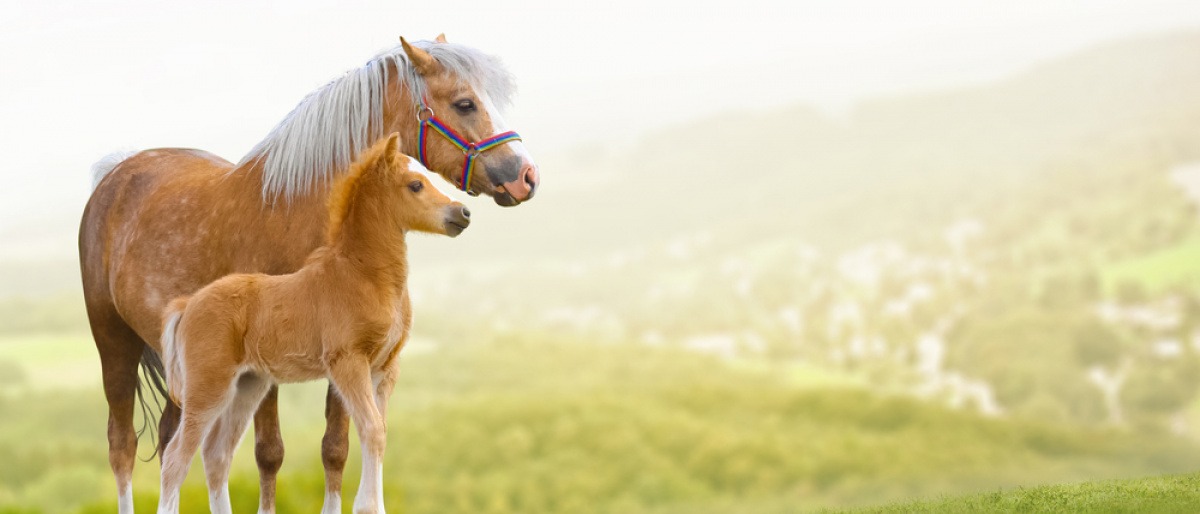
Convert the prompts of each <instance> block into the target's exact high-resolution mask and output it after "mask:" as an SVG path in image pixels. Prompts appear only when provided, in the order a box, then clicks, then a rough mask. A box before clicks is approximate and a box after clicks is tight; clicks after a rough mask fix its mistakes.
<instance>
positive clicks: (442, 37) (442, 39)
mask: <svg viewBox="0 0 1200 514" xmlns="http://www.w3.org/2000/svg"><path fill="white" fill-rule="evenodd" d="M433 41H434V42H436V43H447V42H448V41H446V33H445V32H443V33H441V34H438V37H435V38H433Z"/></svg>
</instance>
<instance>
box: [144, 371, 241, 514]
mask: <svg viewBox="0 0 1200 514" xmlns="http://www.w3.org/2000/svg"><path fill="white" fill-rule="evenodd" d="M187 373H188V381H187V385H186V389H185V390H184V391H183V394H182V395H181V396H182V397H183V398H182V401H183V417H182V419H180V422H179V429H178V430H177V431H176V434H175V436H174V437H172V438H171V442H170V443H169V444H167V449H166V452H164V453H163V464H162V488H161V489H160V491H161V492H160V495H159V497H158V513H159V514H174V513H178V512H179V488H180V486H182V485H183V479H184V478H186V477H187V472H188V467H189V466H191V464H192V457H193V456H195V455H196V449H197V448H199V447H200V442H201V440H202V439H203V438H204V435H205V433H206V432H208V431H209V429H210V428H211V427H212V425H213V422H214V421H216V419H217V417H218V416H220V415H221V414H222V413H223V412H224V411H225V409H226V408H228V406H229V404H230V402H231V401H232V400H233V397H234V393H235V391H236V390H235V388H234V387H233V379H234V374H233V371H232V370H229V371H210V370H193V369H188V370H187Z"/></svg>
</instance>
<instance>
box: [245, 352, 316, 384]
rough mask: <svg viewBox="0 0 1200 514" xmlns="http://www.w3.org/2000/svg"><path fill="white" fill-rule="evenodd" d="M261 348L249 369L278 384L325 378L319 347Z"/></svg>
mask: <svg viewBox="0 0 1200 514" xmlns="http://www.w3.org/2000/svg"><path fill="white" fill-rule="evenodd" d="M298 346H300V345H297V346H293V347H283V348H270V349H268V348H261V349H260V351H259V352H258V355H257V358H256V359H253V360H254V362H253V363H251V367H253V368H255V370H256V371H259V372H261V373H265V374H266V375H268V376H270V377H271V379H272V380H274V381H275V382H279V383H290V382H307V381H309V380H317V379H322V378H325V363H324V359H322V355H321V353H322V352H321V349H320V347H316V348H303V347H298Z"/></svg>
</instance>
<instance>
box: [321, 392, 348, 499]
mask: <svg viewBox="0 0 1200 514" xmlns="http://www.w3.org/2000/svg"><path fill="white" fill-rule="evenodd" d="M349 452H350V417H349V416H348V415H347V414H346V407H345V406H344V405H343V404H342V399H341V398H339V397H338V394H337V390H336V389H334V386H333V384H329V391H328V392H326V393H325V437H324V438H323V439H321V462H322V463H323V464H325V503H324V505H323V506H322V507H321V514H340V513H341V512H342V472H343V471H344V470H345V469H346V456H347V454H349Z"/></svg>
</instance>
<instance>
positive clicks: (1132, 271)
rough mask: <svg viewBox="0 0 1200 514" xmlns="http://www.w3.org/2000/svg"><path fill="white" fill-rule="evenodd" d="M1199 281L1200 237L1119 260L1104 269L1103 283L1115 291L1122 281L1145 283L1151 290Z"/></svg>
mask: <svg viewBox="0 0 1200 514" xmlns="http://www.w3.org/2000/svg"><path fill="white" fill-rule="evenodd" d="M1197 282H1200V237H1193V238H1190V239H1187V240H1186V241H1184V242H1182V243H1180V244H1178V245H1175V246H1172V247H1170V248H1166V249H1163V250H1160V251H1157V252H1154V253H1151V254H1148V255H1144V256H1140V257H1135V258H1133V259H1128V260H1125V261H1122V262H1118V263H1116V264H1113V265H1111V266H1109V267H1108V269H1106V270H1105V272H1104V283H1105V284H1106V286H1107V287H1108V289H1109V290H1110V291H1111V290H1114V288H1115V287H1117V286H1118V285H1119V284H1122V283H1136V284H1142V285H1144V286H1145V287H1146V288H1147V289H1149V290H1151V291H1160V290H1162V289H1164V288H1165V287H1167V286H1171V285H1179V284H1194V283H1197Z"/></svg>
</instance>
